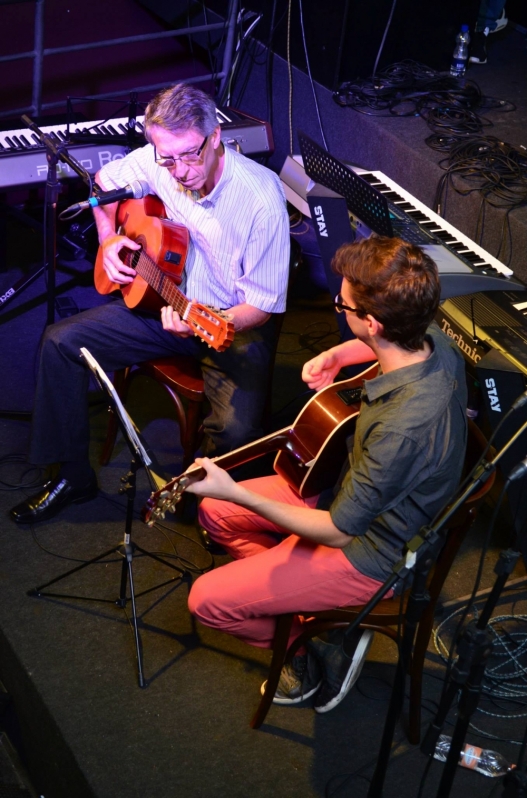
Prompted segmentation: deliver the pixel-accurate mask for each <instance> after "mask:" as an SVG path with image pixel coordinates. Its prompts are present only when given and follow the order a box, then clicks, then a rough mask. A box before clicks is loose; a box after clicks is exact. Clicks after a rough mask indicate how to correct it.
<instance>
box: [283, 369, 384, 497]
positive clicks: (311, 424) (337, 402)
mask: <svg viewBox="0 0 527 798" xmlns="http://www.w3.org/2000/svg"><path fill="white" fill-rule="evenodd" d="M378 369H379V366H378V364H377V363H375V364H374V365H373V366H370V368H369V369H366V371H363V372H361V374H359V375H358V376H356V377H351V378H350V379H349V380H342V381H341V382H336V383H332V384H331V385H328V386H327V387H326V388H323V389H322V390H321V391H319V392H318V393H316V394H315V395H314V396H312V397H311V399H310V400H309V402H308V403H307V404H306V405H305V406H304V408H303V409H302V410H301V412H300V413H299V415H298V416H297V418H296V419H295V421H294V424H293V429H292V430H291V447H287V448H284V449H281V450H280V451H279V452H278V454H277V455H276V458H275V461H274V470H275V471H276V473H277V474H280V476H281V477H282V478H283V479H285V481H286V482H287V483H288V484H289V485H290V486H291V487H292V488H293V489H294V490H295V491H296V492H297V493H298V494H299V495H300V496H302V498H304V499H306V498H309V497H310V496H316V495H317V494H318V493H320V492H321V491H322V490H326V489H327V488H332V487H333V486H334V485H335V484H336V482H337V479H338V477H339V475H340V472H341V469H342V465H343V463H344V455H345V452H346V438H348V437H349V436H350V435H351V434H352V433H353V430H354V429H355V422H356V420H357V416H358V414H359V410H360V398H357V399H356V400H355V401H350V402H349V403H347V402H348V401H349V399H350V392H355V393H357V394H358V393H359V391H360V389H361V388H362V383H363V382H364V380H371V379H373V378H374V377H376V376H377V372H378ZM353 396H354V394H353V393H351V397H353ZM345 399H346V400H345ZM294 453H296V456H295V454H294Z"/></svg>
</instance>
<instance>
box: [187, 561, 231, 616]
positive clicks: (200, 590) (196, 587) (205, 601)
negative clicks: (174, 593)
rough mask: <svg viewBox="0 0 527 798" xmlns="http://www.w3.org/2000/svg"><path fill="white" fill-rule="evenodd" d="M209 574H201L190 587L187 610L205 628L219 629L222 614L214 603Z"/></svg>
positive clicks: (213, 591) (214, 591) (214, 594)
mask: <svg viewBox="0 0 527 798" xmlns="http://www.w3.org/2000/svg"><path fill="white" fill-rule="evenodd" d="M208 577H209V574H203V576H200V577H199V579H196V581H195V582H194V584H193V585H192V588H191V591H190V594H189V597H188V608H189V610H190V612H191V613H192V615H194V616H195V617H196V618H197V619H198V620H199V621H201V623H202V624H204V625H205V626H213V627H215V626H216V627H219V626H221V625H222V616H223V615H224V613H223V612H221V611H220V609H219V607H218V606H217V602H216V601H215V596H216V590H215V589H214V587H213V586H212V585H211V584H210V582H211V581H215V580H211V579H209V578H208Z"/></svg>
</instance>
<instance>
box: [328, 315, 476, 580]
mask: <svg viewBox="0 0 527 798" xmlns="http://www.w3.org/2000/svg"><path fill="white" fill-rule="evenodd" d="M427 340H428V341H429V343H430V344H431V347H432V350H433V351H432V353H431V355H430V357H429V358H428V359H427V360H425V361H423V362H421V363H416V364H414V365H411V366H406V367H404V368H400V369H396V370H395V371H391V372H389V373H388V374H381V375H380V376H378V377H376V378H375V379H373V380H369V381H367V382H365V383H364V390H363V395H362V404H361V411H360V415H359V417H358V420H357V425H356V430H355V436H354V441H353V450H352V452H351V454H350V465H351V468H350V470H349V471H348V472H347V474H346V475H345V477H344V480H343V482H342V485H341V487H340V490H339V492H338V494H337V496H336V498H335V499H334V501H333V503H332V504H331V506H330V508H329V509H330V514H331V518H332V520H333V523H334V524H335V526H337V527H338V528H339V529H340V530H341V531H342V532H346V533H347V534H348V535H351V536H352V540H351V541H350V543H348V544H347V545H346V546H345V547H344V549H343V551H344V553H345V554H346V556H347V557H348V559H349V560H350V562H351V563H352V564H353V565H354V566H355V567H356V568H357V569H358V570H359V571H360V572H361V573H363V574H365V575H367V576H370V577H372V578H373V579H378V580H379V581H384V580H385V579H386V578H387V577H388V576H389V575H390V574H391V573H392V567H393V565H394V564H395V563H396V562H398V560H399V559H400V558H401V555H402V551H403V547H404V543H405V542H406V541H408V540H410V539H411V538H412V537H413V535H414V534H415V533H416V532H417V531H418V530H419V529H420V528H421V526H423V525H424V524H428V523H430V521H431V520H432V519H433V518H434V516H435V515H436V513H437V512H438V511H439V510H440V509H441V508H442V507H443V505H444V504H445V503H446V502H447V501H448V500H449V498H450V497H451V495H452V494H453V492H454V491H455V489H456V488H457V486H458V484H459V480H460V476H461V471H462V467H463V461H464V455H465V447H466V437H467V436H466V429H467V421H466V404H467V396H466V379H465V366H464V361H463V357H462V355H461V353H460V351H459V349H458V348H457V346H456V345H455V344H454V343H453V342H452V341H451V340H450V339H449V338H447V336H446V335H444V334H443V333H442V332H441V331H440V330H439V329H438V328H437V326H435V325H432V326H431V327H430V328H429V330H428V334H427Z"/></svg>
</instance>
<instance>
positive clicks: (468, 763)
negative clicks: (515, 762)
mask: <svg viewBox="0 0 527 798" xmlns="http://www.w3.org/2000/svg"><path fill="white" fill-rule="evenodd" d="M451 742H452V738H451V737H447V735H446V734H440V735H439V739H438V741H437V744H436V749H435V751H434V759H439V761H440V762H446V759H447V756H448V752H449V751H450V743H451ZM459 764H460V765H461V766H462V767H464V768H469V769H470V770H475V771H477V772H478V773H482V774H483V775H484V776H491V777H493V778H494V777H495V776H504V775H505V774H506V773H508V771H509V770H510V769H511V768H510V766H509V763H508V762H507V760H506V759H505V757H504V756H503V754H499V753H498V752H497V751H489V749H488V748H478V747H477V746H475V745H469V744H467V745H465V747H464V748H463V750H462V751H461V753H460V754H459Z"/></svg>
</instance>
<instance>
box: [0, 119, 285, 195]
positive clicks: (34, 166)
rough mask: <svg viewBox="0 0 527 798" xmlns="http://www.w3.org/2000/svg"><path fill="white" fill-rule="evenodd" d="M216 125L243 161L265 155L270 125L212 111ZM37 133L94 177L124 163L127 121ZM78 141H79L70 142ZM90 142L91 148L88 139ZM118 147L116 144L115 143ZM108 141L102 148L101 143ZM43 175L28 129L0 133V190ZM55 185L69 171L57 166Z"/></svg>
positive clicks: (139, 125) (41, 157)
mask: <svg viewBox="0 0 527 798" xmlns="http://www.w3.org/2000/svg"><path fill="white" fill-rule="evenodd" d="M217 114H218V121H219V123H220V125H221V139H222V141H223V143H224V144H227V145H229V146H231V147H233V148H234V149H237V150H239V151H240V152H243V153H244V155H253V154H258V153H261V154H270V153H272V152H273V149H274V143H273V136H272V132H271V128H270V125H269V124H268V123H267V122H263V121H261V120H259V119H255V118H254V117H251V116H249V115H248V114H244V113H243V112H242V111H236V110H234V109H232V108H226V109H217ZM143 122H144V116H138V117H137V119H136V125H135V131H136V133H137V134H138V137H139V144H141V143H144V140H142V135H143V132H144V129H143ZM40 130H42V132H43V133H47V134H48V135H49V136H51V137H52V138H53V139H54V140H55V141H56V143H57V144H59V143H61V142H68V150H71V154H72V156H73V157H74V158H76V160H77V161H79V162H80V163H81V165H82V166H83V167H84V168H85V169H86V171H88V172H89V173H90V174H95V172H97V171H98V170H99V169H100V168H101V167H103V166H104V165H105V164H106V163H108V161H113V160H115V159H116V158H124V156H125V155H126V153H127V152H129V149H128V146H127V138H126V136H127V134H128V117H121V118H117V119H110V120H109V121H105V120H102V119H99V120H96V121H93V122H91V121H90V122H78V123H75V124H71V125H70V126H69V134H68V126H67V125H66V124H64V125H43V126H42V127H41V128H40ZM79 136H81V137H82V139H83V140H82V141H78V140H77V142H76V141H75V139H76V138H77V139H78V138H79ZM90 137H92V138H93V142H91V141H89V138H90ZM119 137H121V138H122V142H116V141H115V139H116V138H119ZM105 139H108V143H106V142H105ZM47 174H48V164H47V160H46V153H45V150H44V148H43V146H42V145H41V143H40V139H39V138H38V136H37V135H36V134H35V133H33V132H32V131H31V130H29V128H27V127H25V128H21V129H19V130H5V131H0V188H9V187H10V186H25V185H30V184H32V183H42V182H44V181H45V180H46V178H47ZM57 174H58V178H59V180H61V179H63V178H68V177H76V173H75V172H74V171H73V169H72V168H71V167H70V166H68V165H67V164H65V163H62V162H59V164H58V169H57Z"/></svg>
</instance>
